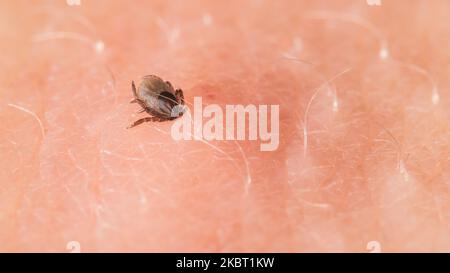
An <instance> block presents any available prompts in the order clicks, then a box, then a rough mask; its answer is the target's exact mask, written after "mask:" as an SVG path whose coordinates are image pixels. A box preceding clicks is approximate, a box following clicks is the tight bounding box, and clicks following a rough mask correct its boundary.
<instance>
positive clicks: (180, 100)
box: [127, 75, 184, 129]
mask: <svg viewBox="0 0 450 273" xmlns="http://www.w3.org/2000/svg"><path fill="white" fill-rule="evenodd" d="M131 88H132V90H133V96H134V99H133V100H131V101H130V103H137V104H139V105H140V106H141V107H142V109H141V110H140V111H139V113H142V112H147V113H148V114H149V115H151V117H145V118H141V119H139V120H137V121H135V122H134V123H133V124H131V125H130V126H128V127H127V129H129V128H133V127H135V126H137V125H139V124H141V123H144V122H149V121H159V122H161V121H168V120H174V119H176V118H178V117H181V116H182V115H183V113H184V95H183V91H182V90H181V89H176V90H175V89H174V88H173V86H172V84H171V83H170V82H168V81H163V80H162V79H161V78H160V77H158V76H155V75H147V76H144V77H143V78H142V81H141V83H140V84H139V87H138V88H137V89H136V86H135V85H134V81H132V82H131Z"/></svg>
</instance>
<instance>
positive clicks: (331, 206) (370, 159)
mask: <svg viewBox="0 0 450 273" xmlns="http://www.w3.org/2000/svg"><path fill="white" fill-rule="evenodd" d="M69 2H70V1H69ZM72 2H76V1H72ZM72 2H71V3H72ZM449 9H450V2H449V1H447V0H434V1H426V0H422V1H419V0H415V1H410V0H395V1H392V0H391V1H384V0H383V1H382V3H381V5H380V6H370V5H368V4H367V3H366V1H364V0H348V1H347V0H339V1H313V0H311V1H306V0H305V1H119V0H117V1H111V0H91V1H87V0H81V4H80V5H68V4H67V3H66V1H63V0H61V1H50V0H49V1H43V0H42V1H41V0H35V1H29V0H21V1H13V0H3V1H1V2H0V22H1V23H0V38H1V39H0V50H1V51H0V52H2V57H1V58H0V72H1V73H0V119H1V122H0V124H1V125H0V164H1V165H0V166H1V168H0V251H14V252H28V251H55V252H68V251H69V250H68V249H67V248H68V246H69V248H70V247H71V246H72V245H73V243H70V242H72V241H76V242H78V243H79V246H80V247H81V249H79V250H80V251H82V252H88V251H93V252H109V251H149V252H173V251H189V252H190V251H200V252H204V251H212V252H224V251H227V252H229V251H238V252H241V251H242V252H249V251H252V252H254V251H263V252H266V251H270V252H279V251H282V252H307V251H320V252H328V251H344V252H347V251H356V252H368V251H370V250H374V251H383V252H388V251H427V252H428V251H431V252H434V251H450V235H449V234H450V228H449V224H450V210H449V209H450V199H449V192H450V164H449V159H450V146H449V145H450V144H449V141H450V128H449V120H450V119H449V117H450V99H449V96H450V89H449V88H450V76H449V75H450V50H449V49H450V24H449V22H450V18H449V14H448V10H449ZM147 74H155V75H158V76H160V77H162V78H163V79H164V80H169V81H171V83H172V84H173V86H174V87H175V88H181V89H183V91H184V95H185V98H186V104H187V105H188V106H190V107H192V103H193V98H194V96H201V97H202V99H203V103H204V104H205V105H207V104H218V105H220V106H223V107H225V105H226V104H243V105H247V104H254V105H260V104H277V105H280V121H279V125H280V144H279V147H278V149H277V150H275V151H273V152H261V151H260V142H259V141H210V142H208V141H185V140H179V141H175V140H173V138H172V137H171V135H170V130H171V125H172V124H173V122H162V123H144V124H141V125H139V126H138V127H135V128H133V129H129V130H127V129H126V127H127V126H128V125H129V124H131V123H132V122H133V121H135V120H137V119H139V118H141V117H144V116H146V114H145V113H142V114H136V113H135V112H136V111H138V110H139V108H138V107H137V105H136V104H129V101H130V99H131V98H132V92H131V81H132V80H135V81H137V82H138V81H139V79H140V78H141V77H142V76H144V75H147Z"/></svg>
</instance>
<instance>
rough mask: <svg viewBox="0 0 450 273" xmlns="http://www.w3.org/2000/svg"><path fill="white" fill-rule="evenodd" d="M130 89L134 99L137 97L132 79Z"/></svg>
mask: <svg viewBox="0 0 450 273" xmlns="http://www.w3.org/2000/svg"><path fill="white" fill-rule="evenodd" d="M131 89H132V90H133V95H134V98H135V99H136V98H137V97H138V95H137V91H136V85H134V81H131Z"/></svg>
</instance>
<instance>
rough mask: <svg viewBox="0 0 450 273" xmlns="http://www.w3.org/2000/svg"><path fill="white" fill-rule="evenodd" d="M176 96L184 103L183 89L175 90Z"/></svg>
mask: <svg viewBox="0 0 450 273" xmlns="http://www.w3.org/2000/svg"><path fill="white" fill-rule="evenodd" d="M175 97H177V99H179V100H180V104H182V105H184V94H183V90H181V89H177V90H176V91H175Z"/></svg>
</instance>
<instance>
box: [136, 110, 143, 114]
mask: <svg viewBox="0 0 450 273" xmlns="http://www.w3.org/2000/svg"><path fill="white" fill-rule="evenodd" d="M144 112H145V109H141V110H139V111H137V112H136V113H137V114H140V113H144Z"/></svg>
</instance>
